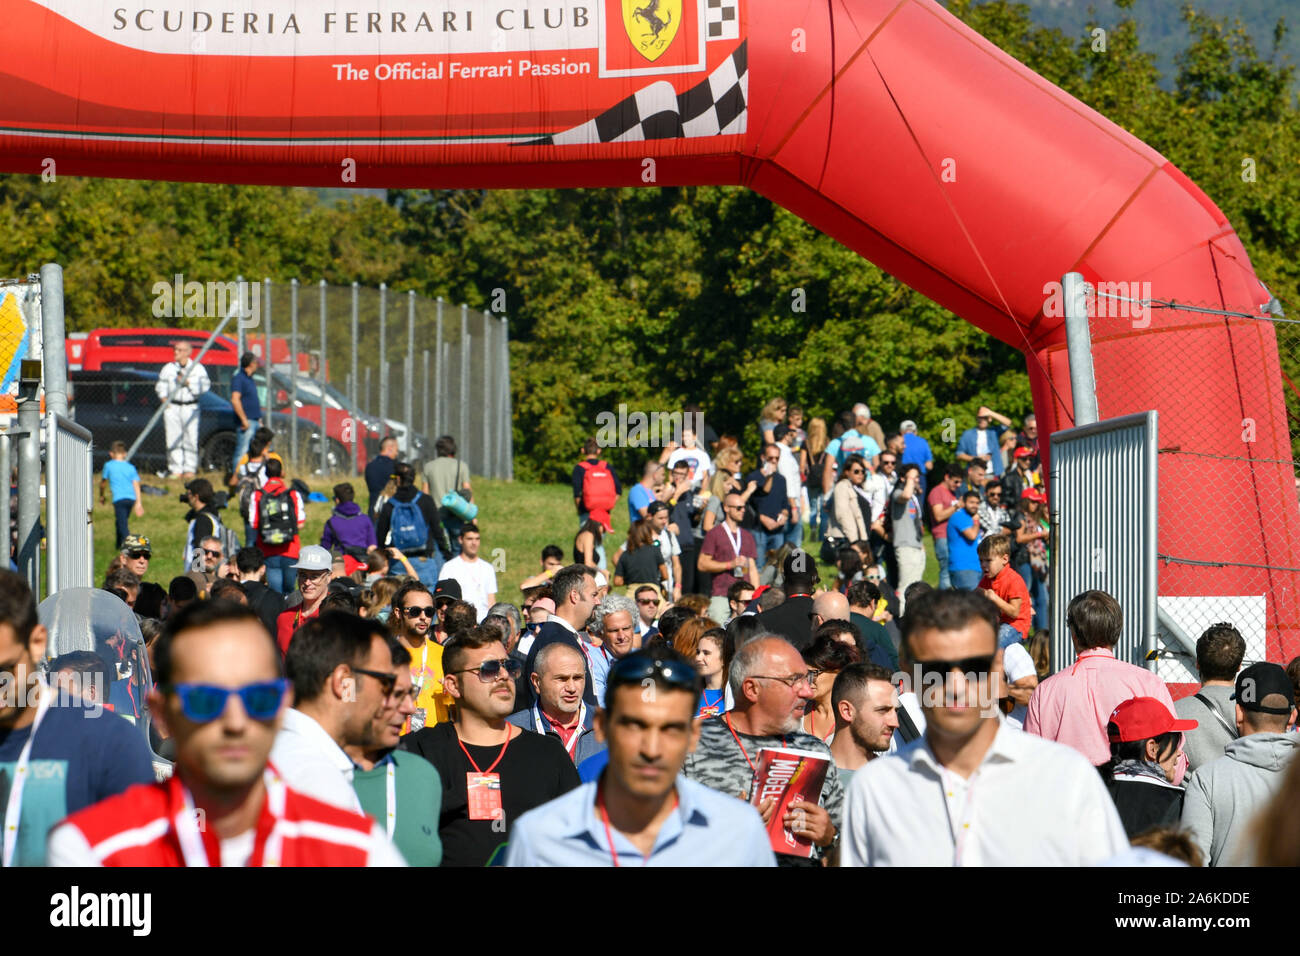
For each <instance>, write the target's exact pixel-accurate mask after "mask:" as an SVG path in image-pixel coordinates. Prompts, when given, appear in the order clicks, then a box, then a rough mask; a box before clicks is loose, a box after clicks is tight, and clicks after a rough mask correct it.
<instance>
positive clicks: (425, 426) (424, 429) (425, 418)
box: [420, 349, 434, 439]
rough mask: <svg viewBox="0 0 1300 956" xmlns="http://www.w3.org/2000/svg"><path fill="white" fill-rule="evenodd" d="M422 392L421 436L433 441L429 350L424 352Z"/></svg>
mask: <svg viewBox="0 0 1300 956" xmlns="http://www.w3.org/2000/svg"><path fill="white" fill-rule="evenodd" d="M420 391H421V393H422V394H423V395H424V413H423V414H422V415H421V416H420V434H422V435H424V437H425V438H430V439H432V438H433V437H434V436H433V435H432V434H431V433H430V432H429V350H428V349H425V350H424V380H423V382H422V383H421V386H420Z"/></svg>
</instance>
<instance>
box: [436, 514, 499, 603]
mask: <svg viewBox="0 0 1300 956" xmlns="http://www.w3.org/2000/svg"><path fill="white" fill-rule="evenodd" d="M482 540H483V539H482V537H481V536H480V534H479V530H478V525H476V524H474V523H473V522H470V523H469V524H467V525H465V527H463V528H462V529H461V531H460V554H458V555H457V556H456V557H454V558H452V559H451V560H450V561H448V562H447V563H446V564H444V565H443V566H442V571H441V572H439V574H438V580H439V581H445V580H446V579H448V578H452V579H454V580H455V581H456V582H457V583H458V584H459V585H460V591H461V600H463V601H468V602H469V603H470V604H473V605H474V610H475V611H477V612H478V619H479V621H482V620H483V618H485V617H487V613H488V608H490V607H491V606H492V605H493V604H496V603H497V572H496V569H495V568H493V567H492V562H490V561H484V560H483V559H482V558H480V557H479V556H478V551H479V547H480V546H481V545H482Z"/></svg>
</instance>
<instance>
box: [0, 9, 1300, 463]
mask: <svg viewBox="0 0 1300 956" xmlns="http://www.w3.org/2000/svg"><path fill="white" fill-rule="evenodd" d="M1045 2H1046V0H1035V3H1034V5H1033V9H1032V10H1031V7H1030V6H1026V5H1024V4H1012V3H1006V2H1003V0H998V2H993V3H978V2H975V0H951V2H950V4H949V8H950V9H951V10H952V12H953V13H954V14H955V15H957V16H958V17H960V18H962V19H963V20H965V21H966V22H967V23H969V24H970V25H971V26H972V27H973V28H974V29H976V30H978V31H979V32H980V33H981V34H983V35H984V36H986V37H988V38H990V39H991V40H992V41H993V42H994V43H996V44H998V45H999V46H1000V47H1002V48H1003V49H1005V50H1006V51H1008V52H1009V53H1010V54H1012V55H1013V56H1015V57H1017V58H1018V59H1020V60H1021V61H1022V62H1024V63H1025V64H1026V65H1027V66H1029V67H1030V68H1031V69H1033V70H1035V71H1037V72H1038V73H1040V74H1042V75H1043V76H1044V77H1046V78H1047V79H1048V80H1050V81H1051V82H1053V83H1056V84H1058V85H1059V86H1061V87H1062V88H1064V89H1066V90H1067V91H1069V92H1070V93H1072V94H1073V95H1075V96H1077V97H1079V98H1080V99H1081V100H1082V101H1084V102H1085V103H1087V104H1089V105H1090V106H1092V107H1093V108H1095V109H1097V110H1098V111H1100V112H1101V113H1103V114H1105V115H1106V116H1108V117H1110V118H1111V119H1112V120H1114V121H1115V122H1116V123H1118V124H1120V125H1121V126H1123V127H1124V128H1126V129H1128V130H1130V131H1132V132H1133V133H1134V134H1135V135H1136V136H1138V137H1140V138H1141V139H1143V140H1145V141H1146V142H1147V143H1149V144H1150V145H1151V146H1152V147H1154V148H1155V149H1157V150H1159V151H1161V152H1162V153H1163V154H1164V155H1165V156H1167V157H1169V158H1170V159H1171V160H1172V161H1173V162H1174V163H1175V164H1176V165H1177V166H1178V167H1179V168H1180V169H1182V170H1183V171H1184V172H1185V173H1187V175H1188V176H1190V177H1191V178H1192V179H1193V180H1194V181H1196V182H1197V183H1198V184H1199V185H1200V186H1201V187H1202V188H1203V189H1204V190H1205V192H1206V193H1207V194H1208V195H1209V196H1210V197H1212V198H1213V200H1214V201H1215V202H1216V203H1217V204H1218V205H1219V206H1220V208H1221V209H1223V211H1224V213H1225V214H1226V215H1227V216H1228V218H1229V219H1230V221H1231V222H1232V223H1233V225H1234V226H1235V228H1236V229H1237V230H1238V232H1239V233H1240V235H1241V237H1242V239H1243V241H1244V242H1245V244H1246V246H1247V248H1248V249H1249V251H1250V254H1251V258H1252V261H1253V263H1254V265H1255V268H1256V270H1257V271H1258V272H1259V274H1260V276H1261V278H1263V279H1264V281H1265V282H1266V283H1267V284H1268V286H1269V288H1270V289H1271V290H1272V291H1273V292H1274V293H1275V294H1276V295H1277V297H1278V298H1279V299H1280V300H1281V301H1282V302H1283V303H1288V304H1294V303H1297V302H1300V264H1298V262H1297V256H1296V254H1295V253H1296V249H1297V248H1298V247H1300V166H1298V165H1297V162H1298V160H1300V156H1298V155H1297V148H1296V145H1295V144H1296V143H1297V141H1298V140H1300V110H1297V105H1296V102H1295V98H1294V95H1293V93H1292V92H1291V91H1292V89H1293V86H1294V75H1293V72H1292V70H1291V68H1290V67H1289V66H1286V65H1285V63H1284V61H1283V58H1282V56H1281V54H1280V53H1279V51H1280V50H1285V49H1289V48H1290V47H1288V46H1287V43H1288V42H1292V41H1291V37H1290V35H1288V34H1287V32H1286V31H1285V29H1284V27H1282V26H1281V25H1279V26H1277V27H1276V28H1275V27H1274V24H1276V23H1278V18H1277V17H1276V16H1274V17H1272V18H1271V19H1269V20H1268V21H1267V26H1266V29H1267V30H1268V31H1269V34H1270V35H1269V36H1268V37H1267V40H1268V41H1269V43H1270V46H1269V50H1268V53H1267V55H1261V53H1260V52H1259V49H1258V47H1257V46H1256V45H1255V43H1254V42H1252V39H1251V36H1250V35H1249V33H1248V31H1247V30H1246V29H1245V28H1244V27H1242V26H1241V25H1240V24H1239V23H1236V22H1229V21H1227V20H1225V19H1219V18H1215V17H1211V16H1206V15H1203V14H1199V13H1193V12H1192V11H1191V10H1190V9H1184V10H1183V11H1182V12H1181V14H1179V13H1178V12H1177V10H1176V8H1175V5H1174V4H1172V3H1167V2H1164V0H1161V3H1160V4H1158V5H1156V7H1155V8H1154V9H1153V7H1152V4H1150V3H1149V2H1147V0H1136V2H1134V3H1132V4H1129V3H1127V2H1124V3H1116V4H1115V8H1113V9H1112V8H1106V9H1104V10H1102V11H1101V12H1097V11H1096V10H1095V9H1090V10H1089V11H1088V12H1087V14H1086V16H1087V19H1086V21H1080V22H1082V23H1083V28H1077V25H1076V26H1075V27H1071V29H1070V31H1069V32H1068V33H1066V32H1063V31H1062V30H1060V29H1055V28H1052V27H1050V26H1044V25H1043V24H1045V23H1047V24H1050V23H1052V22H1054V21H1053V15H1049V12H1048V11H1047V10H1045V9H1044V7H1043V4H1044V3H1045ZM1202 2H1203V4H1204V5H1205V7H1206V8H1208V9H1211V10H1214V11H1217V10H1219V9H1221V7H1222V4H1221V3H1220V0H1202ZM1264 6H1265V7H1267V10H1266V11H1265V12H1269V11H1273V12H1277V13H1279V14H1280V12H1281V10H1282V5H1281V4H1280V3H1273V4H1271V5H1269V4H1264ZM1057 8H1060V9H1066V8H1068V9H1069V10H1072V11H1074V12H1079V10H1080V5H1079V4H1072V3H1069V2H1066V3H1056V4H1054V6H1053V8H1052V9H1057ZM1079 15H1080V16H1081V17H1082V16H1083V14H1082V13H1080V14H1079ZM1056 22H1064V21H1061V20H1060V17H1057V18H1056ZM1251 22H1252V24H1257V23H1258V18H1256V20H1252V21H1251ZM1095 27H1101V28H1104V29H1105V31H1106V34H1105V41H1106V42H1105V49H1104V50H1098V49H1097V48H1096V47H1097V43H1096V40H1095V38H1094V36H1093V34H1092V32H1091V30H1092V29H1093V28H1095ZM1175 28H1176V30H1177V38H1178V44H1177V51H1180V52H1178V55H1177V57H1176V59H1175V58H1174V56H1173V53H1170V52H1168V51H1167V50H1165V52H1161V51H1160V50H1157V51H1153V50H1151V49H1147V48H1144V46H1143V43H1144V42H1147V40H1148V34H1152V35H1158V36H1159V37H1160V38H1165V37H1167V36H1169V35H1171V33H1170V31H1171V30H1173V29H1175ZM1259 32H1260V30H1259V28H1258V26H1257V27H1256V33H1257V34H1258V33H1259ZM1161 42H1162V43H1163V42H1164V39H1162V40H1161ZM1161 49H1162V50H1164V48H1163V47H1162V48H1161ZM1167 62H1174V63H1176V72H1173V73H1167V74H1166V75H1165V76H1164V77H1162V76H1161V73H1160V71H1159V69H1158V66H1157V64H1160V63H1167ZM1247 159H1249V160H1250V161H1251V163H1252V164H1253V168H1254V170H1255V176H1254V178H1253V181H1252V180H1248V179H1247V178H1244V177H1243V162H1244V161H1245V160H1247ZM337 193H338V191H337V190H335V191H315V192H314V191H308V190H297V189H279V188H267V187H235V186H208V185H196V184H169V183H145V182H126V181H95V180H76V179H67V178H60V179H59V180H58V181H57V182H56V183H42V182H41V181H39V180H38V179H36V178H29V177H6V178H3V179H0V226H3V227H5V233H4V234H5V235H6V236H7V237H8V239H9V241H8V242H7V243H6V246H5V248H4V250H3V251H0V275H15V274H19V273H23V272H26V271H29V270H31V269H33V268H35V267H36V266H37V265H39V264H40V263H41V262H45V261H59V262H62V263H63V264H64V267H65V270H66V276H67V290H68V291H67V298H68V308H69V327H70V328H71V329H74V330H76V329H87V328H92V327H96V326H104V325H107V326H113V325H132V324H137V323H141V322H149V321H151V319H150V313H149V307H150V303H151V301H152V298H153V295H152V292H151V288H152V285H153V283H154V282H156V281H160V280H162V281H167V280H169V279H170V276H171V275H172V273H174V272H183V273H185V274H186V275H187V276H194V277H198V278H202V279H209V278H212V279H229V278H233V277H234V276H235V275H236V274H241V273H242V274H243V275H245V276H247V277H249V278H260V277H263V276H268V277H271V278H274V279H278V280H284V279H288V278H290V277H292V276H295V275H296V276H298V277H300V278H301V279H303V280H304V281H314V280H316V279H318V278H324V279H326V280H328V281H330V282H332V283H339V284H347V283H350V282H352V281H357V282H360V283H362V284H365V285H369V286H374V285H377V284H378V283H379V282H387V283H388V285H389V287H390V288H393V289H400V290H405V289H415V290H417V291H419V292H422V293H424V294H427V295H431V296H437V295H441V296H443V297H444V298H446V299H447V300H448V301H449V302H462V301H464V302H468V303H469V304H470V305H471V306H473V307H475V308H486V307H489V306H492V305H494V304H495V303H493V298H494V295H497V290H499V292H500V294H501V295H504V298H505V310H506V312H507V314H508V316H509V318H510V334H511V368H512V379H513V391H512V397H513V403H514V431H515V436H514V437H515V449H516V457H515V462H516V474H517V475H518V477H519V478H521V479H525V480H536V481H556V480H561V479H563V478H565V477H567V475H568V473H569V470H570V469H571V467H572V464H573V462H574V460H575V459H576V457H577V452H578V448H579V446H580V444H581V442H582V440H583V439H584V438H585V437H587V436H589V435H592V434H593V433H594V432H595V431H596V428H597V416H598V415H600V414H601V413H602V412H614V413H617V410H618V406H619V405H620V404H626V405H627V406H628V407H629V409H631V410H641V411H646V412H649V411H673V410H676V409H679V408H680V407H681V404H682V403H683V402H685V401H696V402H698V403H700V404H701V405H702V406H703V407H704V408H705V410H706V412H707V413H708V418H709V421H710V423H711V424H712V425H713V427H714V428H715V429H717V430H718V431H719V432H721V433H724V434H733V435H736V436H737V437H739V438H740V439H741V440H742V443H743V444H744V446H745V448H746V450H747V451H748V452H749V453H750V454H751V455H752V454H753V453H754V451H756V442H757V432H756V419H757V416H758V411H759V409H760V408H761V407H762V405H763V404H764V403H765V402H766V401H767V400H768V399H770V398H772V397H773V396H775V395H783V396H785V397H786V398H788V399H789V400H790V401H792V402H799V403H801V404H803V405H804V406H805V408H806V410H807V412H808V413H809V414H810V415H812V414H820V415H831V414H833V413H835V412H836V411H838V410H840V409H842V408H845V407H847V406H849V405H850V404H852V403H853V402H855V401H866V402H868V403H869V404H870V405H871V406H872V410H873V413H874V414H875V416H876V417H877V418H879V419H880V420H881V421H882V422H883V423H884V424H885V426H886V427H887V428H892V427H895V426H896V425H897V423H898V422H899V421H900V420H901V419H903V418H913V419H915V420H916V421H917V422H918V423H919V424H920V426H921V430H922V432H923V433H925V434H929V435H930V436H931V438H932V440H933V439H937V437H938V435H939V433H940V432H941V431H942V429H943V424H944V421H945V419H949V418H951V419H954V420H955V422H956V424H957V428H958V430H960V429H962V428H964V427H966V426H967V425H968V424H969V423H970V422H971V419H972V418H973V412H974V410H975V409H976V408H977V407H978V406H979V405H981V404H988V405H990V406H992V407H994V408H996V409H997V410H998V411H1000V412H1002V413H1004V414H1008V415H1011V416H1013V417H1018V416H1020V415H1022V414H1024V413H1025V412H1027V411H1028V410H1029V408H1030V404H1031V401H1030V396H1029V390H1028V382H1027V379H1026V376H1025V374H1024V359H1023V357H1022V356H1021V355H1020V353H1019V352H1018V351H1017V350H1016V349H1015V348H1012V347H1011V346H1008V345H1005V344H1002V343H1000V342H997V341H995V340H993V339H991V338H989V337H988V336H986V335H985V334H983V333H982V332H980V331H978V330H976V329H974V328H973V327H971V326H969V325H968V324H967V323H965V322H962V321H960V320H959V319H957V318H955V317H953V316H952V315H951V314H949V313H947V312H946V311H944V310H943V309H941V308H939V307H938V306H936V305H935V304H934V303H932V302H930V301H928V300H926V299H925V298H924V297H922V296H920V295H918V294H916V293H914V292H912V291H911V290H909V289H907V288H906V287H904V286H902V285H900V284H899V283H898V282H896V281H895V280H894V279H892V278H891V277H890V276H888V275H887V274H885V273H884V272H882V271H881V270H880V269H878V268H876V267H875V266H873V265H871V264H870V263H868V262H865V261H863V260H862V259H860V258H859V257H858V256H857V255H856V254H854V253H852V252H851V251H849V250H848V249H846V248H844V247H843V246H841V245H839V244H838V243H836V242H835V241H833V240H831V239H830V238H828V237H827V236H825V235H823V234H821V233H819V232H818V231H817V230H815V229H813V228H812V227H810V226H809V225H807V224H806V223H804V222H802V221H801V220H799V219H798V218H797V217H795V216H793V215H791V214H790V213H788V212H786V211H785V210H782V209H780V208H777V207H775V206H774V205H773V204H772V203H771V202H769V201H768V200H766V199H764V198H762V197H760V196H757V195H755V194H753V193H751V192H748V191H746V190H744V189H739V188H723V187H690V188H664V189H610V190H531V191H497V192H486V191H477V190H437V191H429V190H390V191H388V193H387V195H386V197H384V198H383V199H381V198H379V197H377V196H375V195H369V194H364V193H362V194H357V195H355V196H352V197H350V198H346V199H340V198H339V197H338V195H337ZM800 307H801V309H800ZM1290 328H1291V327H1289V326H1288V327H1284V328H1281V329H1280V330H1279V341H1280V344H1281V346H1282V349H1281V351H1282V356H1283V363H1284V368H1285V369H1286V370H1287V372H1288V374H1289V375H1290V376H1291V377H1292V380H1300V363H1297V361H1296V355H1297V353H1300V342H1293V341H1291V336H1292V333H1290V332H1289V331H1288V330H1289V329H1290ZM1296 335H1297V336H1300V333H1296ZM373 344H374V343H369V342H368V343H365V344H363V347H362V351H364V350H366V349H367V348H373ZM422 344H423V343H422ZM336 377H337V376H336ZM936 450H938V449H936ZM646 455H657V450H655V449H621V450H612V451H611V458H612V459H613V461H614V463H615V464H616V466H618V468H619V470H620V472H621V473H622V474H624V475H635V474H636V473H637V471H638V469H639V465H640V461H641V459H643V458H644V457H645V456H646Z"/></svg>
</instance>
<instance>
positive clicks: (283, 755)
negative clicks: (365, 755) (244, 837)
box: [271, 611, 397, 810]
mask: <svg viewBox="0 0 1300 956" xmlns="http://www.w3.org/2000/svg"><path fill="white" fill-rule="evenodd" d="M284 667H285V673H286V676H288V678H289V681H290V682H291V683H292V685H293V706H292V707H289V708H286V709H285V711H284V718H283V723H282V724H281V727H280V732H279V733H278V734H277V735H276V738H275V745H274V746H273V747H272V748H271V764H272V766H274V767H275V768H276V770H278V771H279V772H280V775H281V776H282V777H284V780H285V783H287V784H288V785H289V786H290V787H292V788H293V789H294V790H297V791H298V792H299V793H305V794H307V796H309V797H315V798H316V799H317V800H323V801H324V802H326V803H332V804H334V805H335V806H340V807H347V808H348V809H350V810H360V809H361V804H360V803H359V802H358V800H357V795H356V791H354V790H353V789H352V774H353V771H354V770H355V769H356V766H355V764H353V763H352V758H350V757H349V756H348V755H347V754H346V753H344V751H343V748H344V747H345V746H349V745H351V746H357V747H366V748H369V747H371V745H372V744H373V743H374V739H373V738H374V734H375V729H374V728H375V724H376V721H375V715H376V714H377V713H379V712H380V711H381V710H383V709H385V708H389V709H392V710H396V708H397V701H396V700H394V699H393V698H392V692H393V688H394V686H395V685H396V683H397V669H396V668H395V667H394V666H393V655H392V652H391V651H390V650H389V648H388V639H387V632H386V631H385V630H384V626H383V625H382V624H380V623H379V622H377V621H368V620H366V619H365V618H362V617H356V616H355V615H352V614H345V613H344V612H342V611H328V612H326V613H325V614H322V615H321V616H320V617H316V618H312V619H311V620H309V621H307V622H306V623H304V624H303V626H302V628H301V629H300V630H299V632H298V634H297V637H296V639H295V640H294V642H293V643H292V644H290V645H289V653H288V655H287V656H286V657H285V662H284ZM380 723H382V722H380Z"/></svg>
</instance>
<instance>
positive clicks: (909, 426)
mask: <svg viewBox="0 0 1300 956" xmlns="http://www.w3.org/2000/svg"><path fill="white" fill-rule="evenodd" d="M898 430H899V431H900V432H915V431H916V422H914V421H912V420H911V419H910V418H909V419H907V421H905V422H903V424H901V425H899V426H898Z"/></svg>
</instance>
